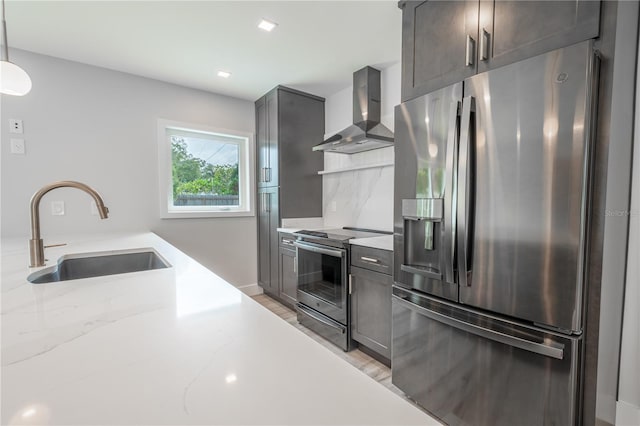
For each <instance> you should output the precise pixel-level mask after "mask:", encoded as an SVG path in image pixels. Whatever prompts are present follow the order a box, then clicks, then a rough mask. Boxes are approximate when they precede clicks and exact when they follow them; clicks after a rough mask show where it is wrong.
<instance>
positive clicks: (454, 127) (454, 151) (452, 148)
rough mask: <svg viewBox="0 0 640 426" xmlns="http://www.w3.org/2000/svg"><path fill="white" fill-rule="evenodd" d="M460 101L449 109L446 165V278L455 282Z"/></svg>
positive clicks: (455, 102) (452, 103)
mask: <svg viewBox="0 0 640 426" xmlns="http://www.w3.org/2000/svg"><path fill="white" fill-rule="evenodd" d="M459 117H460V102H459V101H452V102H451V106H450V111H449V132H448V135H447V147H448V148H447V153H446V159H445V167H446V172H447V176H446V179H447V182H446V186H445V194H444V198H445V200H444V202H445V207H444V216H445V217H444V280H445V281H446V282H448V283H455V282H456V281H455V276H454V270H455V265H454V259H455V245H456V244H455V242H456V189H455V187H456V177H457V168H456V167H457V166H456V161H455V159H456V158H457V157H458V135H459V125H460V120H459Z"/></svg>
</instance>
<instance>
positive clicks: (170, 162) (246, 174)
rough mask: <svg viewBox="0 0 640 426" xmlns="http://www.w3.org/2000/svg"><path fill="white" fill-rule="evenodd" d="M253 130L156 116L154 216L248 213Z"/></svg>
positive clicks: (251, 176) (251, 190)
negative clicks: (157, 170)
mask: <svg viewBox="0 0 640 426" xmlns="http://www.w3.org/2000/svg"><path fill="white" fill-rule="evenodd" d="M252 141H253V135H252V134H251V133H245V132H238V131H233V130H224V129H216V128H211V127H207V126H201V125H193V124H187V123H178V122H171V121H167V120H158V143H159V147H158V153H159V162H160V164H159V166H160V173H159V176H160V202H161V210H160V216H161V217H163V218H185V217H219V216H251V215H253V214H254V213H253V207H252V203H251V194H252V193H253V185H252V182H253V167H252V166H251V164H252V161H253V150H252V148H253V143H252Z"/></svg>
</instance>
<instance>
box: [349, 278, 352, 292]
mask: <svg viewBox="0 0 640 426" xmlns="http://www.w3.org/2000/svg"><path fill="white" fill-rule="evenodd" d="M352 283H353V275H351V274H349V294H351V293H352V292H353V284H352Z"/></svg>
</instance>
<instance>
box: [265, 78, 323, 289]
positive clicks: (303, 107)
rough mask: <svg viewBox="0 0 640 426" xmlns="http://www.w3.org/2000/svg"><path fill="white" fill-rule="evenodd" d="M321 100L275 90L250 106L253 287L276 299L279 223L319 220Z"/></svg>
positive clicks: (294, 91)
mask: <svg viewBox="0 0 640 426" xmlns="http://www.w3.org/2000/svg"><path fill="white" fill-rule="evenodd" d="M323 137H324V98H321V97H318V96H314V95H310V94H308V93H304V92H300V91H298V90H294V89H290V88H288V87H284V86H277V87H276V88H274V89H273V90H271V91H270V92H268V93H267V94H266V95H264V96H263V97H261V98H260V99H258V100H257V101H256V168H257V170H256V176H257V185H256V186H257V189H258V193H257V198H256V200H257V211H258V213H257V214H258V221H257V222H258V285H260V286H261V287H262V288H263V290H264V292H265V293H267V294H269V295H270V296H274V297H277V298H279V299H281V298H282V296H281V294H280V293H281V292H282V291H281V290H282V289H281V288H280V285H279V283H280V270H279V263H280V262H279V241H278V231H277V228H278V227H280V226H281V223H282V219H289V218H311V217H322V176H320V175H318V171H320V170H322V167H323V163H324V158H323V156H322V155H320V154H318V153H314V152H312V150H311V148H312V147H313V146H314V145H317V144H319V143H321V142H322V140H323Z"/></svg>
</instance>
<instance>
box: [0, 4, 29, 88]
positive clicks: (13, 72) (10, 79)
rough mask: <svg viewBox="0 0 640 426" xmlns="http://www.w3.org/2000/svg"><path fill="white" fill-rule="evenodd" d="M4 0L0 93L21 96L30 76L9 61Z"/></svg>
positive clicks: (27, 85) (27, 86)
mask: <svg viewBox="0 0 640 426" xmlns="http://www.w3.org/2000/svg"><path fill="white" fill-rule="evenodd" d="M4 14H5V12H4V0H2V60H1V61H0V93H4V94H6V95H14V96H23V95H26V94H27V93H29V91H30V90H31V78H29V74H27V73H26V72H25V70H23V69H22V68H20V67H19V66H17V65H16V64H14V63H13V62H9V45H8V41H7V23H6V21H5V18H4Z"/></svg>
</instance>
